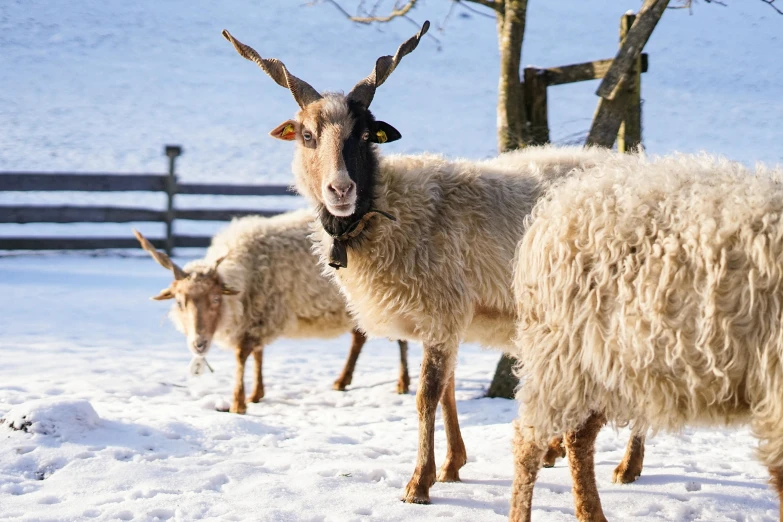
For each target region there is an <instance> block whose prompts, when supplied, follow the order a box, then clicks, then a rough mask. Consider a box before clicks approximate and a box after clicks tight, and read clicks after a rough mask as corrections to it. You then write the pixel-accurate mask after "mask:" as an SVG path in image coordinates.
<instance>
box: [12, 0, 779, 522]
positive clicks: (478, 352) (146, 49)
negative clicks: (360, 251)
mask: <svg viewBox="0 0 783 522" xmlns="http://www.w3.org/2000/svg"><path fill="white" fill-rule="evenodd" d="M302 4H303V3H302V2H290V1H286V2H283V1H277V2H263V6H262V5H261V4H259V3H258V2H251V1H249V0H236V1H234V2H231V3H225V2H208V1H206V0H190V1H185V0H170V1H167V2H156V1H154V0H137V1H135V2H106V1H104V0H85V1H83V2H78V3H73V2H69V3H66V2H46V1H44V0H6V1H4V2H3V8H2V10H1V11H0V71H3V74H0V122H2V123H1V124H0V171H9V170H35V171H53V170H62V171H92V172H162V171H163V170H164V169H165V158H164V157H163V156H162V147H163V145H164V144H165V143H179V144H182V145H183V146H184V148H185V154H184V155H183V156H182V158H180V160H179V163H178V172H179V174H180V177H181V179H182V180H184V181H201V182H235V183H285V184H288V183H291V182H292V180H291V176H290V161H291V149H290V146H289V145H290V144H285V143H281V142H278V141H276V140H272V139H271V138H268V137H267V135H266V134H267V131H268V130H269V129H272V128H274V127H275V126H277V125H278V124H279V123H280V122H282V121H284V120H285V119H288V118H290V117H291V116H292V115H293V114H294V112H295V109H296V106H295V104H294V102H293V100H292V98H291V96H290V94H289V93H288V92H286V91H285V90H284V89H281V88H279V87H277V86H276V85H274V83H273V82H272V81H271V80H270V79H269V78H267V77H266V76H265V75H264V74H263V73H262V72H261V71H260V70H258V68H257V67H255V66H253V65H252V64H250V63H248V62H246V61H244V60H242V59H241V58H239V57H238V56H237V55H236V53H235V51H234V50H233V49H232V48H231V46H230V45H229V44H228V43H227V42H225V41H224V40H223V39H222V37H221V36H220V31H221V30H222V29H224V28H227V29H229V30H230V31H231V32H232V34H234V35H235V36H236V37H237V38H239V39H240V40H242V41H244V42H246V43H248V44H250V45H252V46H254V47H256V49H258V50H259V52H260V53H261V54H262V55H263V56H269V57H278V58H281V59H282V60H284V61H285V63H286V65H288V66H289V67H290V69H291V71H292V72H293V73H294V74H296V75H299V76H301V77H303V78H304V79H306V80H307V81H309V82H311V83H312V84H313V85H314V86H315V87H316V88H318V89H322V90H339V89H342V90H347V89H350V87H351V86H352V85H353V84H354V83H355V82H356V81H358V80H359V79H361V78H362V77H364V76H365V75H367V74H368V73H369V72H370V70H371V67H372V64H374V62H375V59H376V58H377V57H378V56H379V55H380V54H386V53H390V52H392V51H393V50H394V49H396V47H397V45H399V43H400V42H401V41H402V40H403V39H405V38H407V37H409V36H410V35H412V34H413V32H414V31H415V28H414V27H413V26H412V24H410V23H408V22H407V21H405V20H402V21H397V22H394V23H392V24H389V25H387V26H383V27H363V26H357V25H350V24H348V23H347V22H346V21H345V20H344V19H343V18H342V17H341V15H340V14H339V13H338V12H337V11H336V10H334V9H333V8H332V7H331V6H329V5H327V4H320V5H316V6H312V7H308V6H303V5H302ZM348 4H350V2H345V5H348ZM419 4H421V5H420V7H417V9H416V11H414V13H413V16H414V18H416V19H417V20H423V19H424V18H429V19H431V20H432V21H433V29H431V33H432V36H434V37H436V38H437V39H438V40H439V43H438V42H436V41H435V40H434V39H432V38H431V37H429V36H428V37H427V38H425V40H424V42H422V44H421V45H420V46H419V49H417V50H416V52H415V53H413V54H411V55H410V56H408V57H406V58H405V60H404V61H403V63H402V65H401V66H400V68H399V69H398V70H397V71H396V72H395V73H394V74H393V75H392V76H391V77H390V78H389V80H388V81H387V82H386V84H384V85H383V86H382V87H381V88H380V89H379V91H378V94H377V96H376V98H375V101H374V103H373V110H374V112H375V114H376V115H377V116H378V117H379V118H381V119H384V120H386V121H388V122H389V123H391V124H392V125H394V126H395V127H396V128H398V129H399V130H400V131H401V132H402V134H403V139H402V140H400V141H399V142H395V143H392V144H389V145H385V146H384V151H385V152H387V153H389V152H406V153H417V152H422V151H435V152H441V153H444V154H446V155H449V156H466V157H471V158H481V157H487V156H490V155H492V154H494V151H495V146H496V145H495V143H496V141H495V140H496V133H495V123H496V122H495V107H494V100H495V95H496V89H497V67H498V66H497V42H496V37H495V28H494V25H495V22H494V21H493V20H491V19H487V18H483V17H481V16H478V15H475V14H470V13H466V12H464V11H459V10H458V11H457V13H461V14H455V15H453V16H451V17H450V18H449V21H448V23H447V26H446V28H445V30H444V31H442V32H440V31H437V30H436V29H437V27H438V26H439V25H440V22H441V21H442V20H443V17H444V16H445V13H446V7H444V6H446V3H445V2H435V1H432V0H430V1H429V2H426V1H424V0H422V1H420V2H419ZM638 7H639V2H638V1H637V0H618V1H615V2H581V1H573V0H570V1H567V0H563V1H561V2H540V1H539V2H531V3H530V12H529V19H528V25H527V33H526V40H525V49H524V56H523V63H525V64H535V65H538V66H542V67H546V66H555V65H564V64H570V63H577V62H581V61H589V60H595V59H601V58H610V57H612V56H614V54H615V53H616V49H617V27H618V23H619V16H620V14H621V13H622V12H624V11H625V10H627V9H633V10H637V9H638ZM781 28H783V17H780V16H779V15H776V14H775V13H774V11H772V10H771V9H769V7H768V6H765V5H764V4H763V3H762V2H754V1H751V2H729V6H728V7H721V6H718V5H715V4H711V5H706V4H704V3H700V4H697V5H696V6H695V8H694V13H693V15H692V16H689V15H688V12H687V11H686V10H681V11H669V12H667V13H666V14H665V16H664V18H663V20H662V22H661V23H660V25H659V27H658V28H657V29H656V31H655V33H654V34H653V36H652V38H651V40H650V42H649V43H648V45H647V48H646V51H647V52H648V53H649V55H650V70H649V72H648V73H646V74H645V75H644V78H643V85H642V95H643V98H644V142H645V145H646V146H647V148H648V150H649V151H650V152H652V153H667V152H670V151H673V150H682V151H697V150H702V149H704V150H708V151H710V152H716V153H721V154H725V155H727V156H728V157H731V158H733V159H737V160H739V161H743V162H745V163H753V162H755V161H765V162H768V163H779V162H783V149H781V147H780V146H779V137H780V132H779V131H778V126H779V124H780V122H781V121H783V99H781V97H780V87H779V86H780V84H781V81H783V60H779V59H777V55H778V54H779V50H780V47H781V35H782V34H783V32H782V31H781ZM596 88H597V82H585V83H581V84H574V85H569V86H558V87H555V88H552V89H551V90H550V93H549V104H550V126H551V134H552V136H553V138H554V139H555V140H556V141H559V142H566V141H570V140H573V139H576V138H579V137H580V136H583V135H584V134H585V133H586V131H587V128H588V127H589V123H590V119H591V116H592V113H593V110H594V108H595V104H596V97H595V95H594V91H595V89H596ZM77 198H78V199H77ZM74 200H77V201H79V202H80V204H113V205H116V204H118V203H119V204H132V205H149V206H152V207H155V208H160V207H161V205H162V204H163V202H162V199H160V195H146V194H128V195H125V196H121V195H117V194H76V193H63V194H43V193H27V194H23V193H20V194H13V193H7V194H0V203H9V202H13V203H32V202H34V203H37V204H45V203H49V204H56V203H64V202H68V203H72V202H73V201H74ZM303 204H304V203H303V202H302V200H301V199H300V198H267V199H265V200H259V199H258V198H221V197H214V198H213V197H202V196H193V197H186V196H183V197H181V198H179V199H178V205H179V206H182V207H205V206H209V207H214V208H219V207H223V208H226V207H240V208H241V207H245V208H253V207H254V206H257V207H258V208H279V209H286V208H297V207H300V206H302V205H303ZM132 226H135V227H136V228H139V230H141V231H142V232H143V233H145V234H150V235H151V236H156V235H159V234H160V231H161V230H160V228H159V226H158V225H150V224H136V223H133V224H113V225H39V224H36V225H2V226H0V235H4V236H7V235H29V234H30V233H31V232H34V233H38V234H45V235H57V234H62V235H125V234H128V236H129V235H130V228H131V227H132ZM218 226H220V225H219V224H217V223H190V222H179V223H177V227H178V232H180V233H190V234H192V233H211V232H214V231H215V230H216V229H217V227H218ZM186 253H187V254H189V255H190V254H194V255H198V254H199V252H198V251H196V252H186V251H184V250H183V251H181V252H180V254H181V255H182V254H186ZM129 255H130V257H123V258H120V257H107V256H105V255H104V254H102V253H97V254H95V255H93V256H88V255H84V254H51V255H49V254H47V255H39V256H23V255H10V256H6V257H0V295H2V296H3V297H4V298H3V299H2V300H0V317H2V318H3V319H2V327H3V328H2V336H0V417H2V418H3V419H4V422H3V423H2V425H0V519H2V520H30V521H32V520H77V519H78V520H83V519H95V520H116V519H120V520H165V519H171V520H194V519H213V520H264V521H266V520H270V521H271V520H274V521H323V522H327V521H341V522H342V521H352V520H357V521H359V520H361V521H364V520H377V521H380V520H383V521H395V520H400V521H402V520H423V521H426V520H443V519H451V520H455V521H457V520H458V521H471V522H473V521H476V522H483V521H490V520H497V521H499V520H504V519H505V518H506V517H507V514H508V500H509V495H510V486H511V479H512V461H511V452H510V444H511V442H510V438H511V426H510V422H511V420H513V419H514V418H515V415H516V405H515V404H514V403H513V402H512V401H506V400H493V399H486V398H483V394H484V391H485V389H486V387H487V386H488V384H489V381H490V379H491V376H492V372H493V370H494V368H495V364H496V362H497V359H498V354H497V352H494V351H486V350H482V349H480V348H478V347H476V346H470V345H467V346H464V347H463V348H462V349H461V351H460V356H459V366H458V368H457V400H458V410H459V413H460V423H461V426H462V429H463V436H464V438H465V443H466V446H467V450H468V455H469V462H468V464H467V466H466V467H465V468H463V470H462V471H461V477H462V478H463V482H462V483H458V484H436V485H435V486H434V487H433V488H432V491H431V496H432V501H433V505H431V506H412V505H406V504H403V503H401V502H399V500H398V499H399V497H400V495H401V493H402V488H403V487H404V485H405V483H406V482H407V480H408V478H409V477H410V474H411V473H412V471H413V467H414V462H415V452H416V445H417V420H416V413H415V396H414V393H415V390H416V386H417V378H416V374H417V371H416V368H417V366H418V364H417V363H418V361H419V360H420V357H421V348H420V347H419V346H417V345H411V350H410V361H411V376H412V377H413V382H412V392H411V394H409V395H404V396H399V395H396V394H395V393H394V384H395V382H396V370H397V363H398V361H397V358H398V351H397V347H396V345H395V344H394V343H391V342H388V341H386V340H372V341H370V342H369V343H368V345H367V347H366V348H365V350H364V352H363V354H362V356H361V358H360V360H359V363H358V365H357V369H356V373H355V375H354V380H353V385H352V386H351V387H350V389H349V391H348V392H345V393H341V392H337V391H333V390H332V389H331V384H332V382H333V380H334V379H335V377H336V376H337V374H338V373H339V370H340V369H341V367H342V364H343V362H344V357H345V355H346V354H347V350H348V346H349V342H350V340H349V339H348V338H347V337H343V338H340V339H337V340H333V341H319V340H307V341H302V340H298V341H281V342H278V343H276V344H274V345H273V346H270V347H269V348H268V349H267V352H266V356H265V384H266V397H265V398H264V399H263V400H262V402H261V403H259V404H250V405H249V406H248V413H247V415H245V416H239V415H232V414H227V413H220V412H217V411H215V409H216V408H220V407H225V406H227V404H228V402H227V400H228V398H230V392H231V389H232V385H233V372H234V362H233V357H232V355H231V354H229V353H227V352H216V353H214V354H213V353H212V352H211V353H210V364H211V365H212V366H213V367H214V368H215V373H214V374H212V373H206V374H204V375H201V376H199V377H198V378H192V377H190V376H189V375H188V361H189V359H190V355H189V352H188V351H187V349H186V347H185V344H184V342H183V339H182V337H181V335H180V334H178V333H177V332H176V331H175V330H174V329H173V327H172V326H171V325H170V324H169V323H168V320H167V319H166V317H165V313H166V310H167V308H166V305H164V304H160V303H153V302H150V301H149V300H148V297H149V296H151V295H154V294H155V293H156V292H157V291H158V290H159V289H160V288H163V287H164V286H166V285H167V284H168V283H169V279H168V277H169V274H168V273H167V272H166V271H164V270H161V269H160V267H158V266H157V265H155V263H153V262H152V261H151V260H149V259H148V258H147V257H140V256H134V255H133V254H129ZM248 373H250V372H248ZM249 380H250V379H249V377H248V383H247V384H250V382H249ZM22 417H25V419H22ZM28 420H29V421H31V423H30V424H29V425H27V426H26V431H25V430H19V429H14V428H11V427H9V426H14V427H17V428H18V427H23V426H25V424H26V422H27V421H28ZM627 437H628V433H627V431H625V430H621V431H620V432H619V433H617V432H614V431H612V430H610V429H605V430H603V432H602V433H601V435H600V437H599V439H598V445H597V455H596V467H597V475H598V481H599V488H600V490H601V494H602V499H603V502H604V509H605V512H606V514H607V516H608V518H609V519H619V520H622V519H626V518H629V517H632V518H634V519H635V520H641V521H659V520H683V521H685V520H702V521H739V520H742V521H763V520H777V517H778V511H777V510H778V507H777V506H778V502H777V499H776V497H775V495H774V493H773V492H772V491H771V490H770V488H769V487H768V485H767V480H768V477H767V473H766V470H765V469H764V468H763V467H762V466H761V465H759V464H758V463H757V462H756V461H755V459H754V456H753V448H754V446H755V440H754V439H753V438H752V436H751V435H750V433H749V431H748V430H747V429H710V430H688V431H685V432H684V433H682V434H672V435H658V436H656V437H654V438H652V439H650V440H649V441H648V445H647V449H646V454H645V457H646V458H645V467H644V472H643V474H642V477H641V478H640V479H639V480H638V482H637V483H635V484H632V485H624V486H617V485H613V484H611V482H610V478H611V472H612V470H613V468H614V466H615V465H616V464H617V462H618V461H619V460H620V459H621V457H622V454H623V451H624V446H625V443H626V441H627ZM444 456H445V437H444V432H443V427H442V424H441V422H440V420H439V421H438V425H437V433H436V457H437V459H438V461H439V462H440V461H442V460H443V458H444ZM570 484H571V482H570V477H569V474H568V470H567V467H566V466H565V464H564V463H563V462H558V465H557V466H556V467H555V468H553V469H548V470H543V471H542V472H541V476H540V480H539V483H538V485H537V486H536V494H535V498H534V515H533V516H534V519H535V520H541V521H560V520H572V519H573V513H574V510H573V502H572V497H571V494H570Z"/></svg>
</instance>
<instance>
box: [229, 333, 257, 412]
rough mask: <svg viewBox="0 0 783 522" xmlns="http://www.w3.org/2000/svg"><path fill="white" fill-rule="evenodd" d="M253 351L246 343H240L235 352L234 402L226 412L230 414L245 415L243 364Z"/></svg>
mask: <svg viewBox="0 0 783 522" xmlns="http://www.w3.org/2000/svg"><path fill="white" fill-rule="evenodd" d="M252 351H253V349H252V348H250V347H249V346H248V344H247V343H245V342H242V343H241V344H240V345H239V346H238V347H237V350H236V358H237V370H236V376H235V377H234V379H235V381H234V402H233V403H232V404H231V408H229V410H228V411H230V412H231V413H245V412H246V411H247V404H246V403H245V362H246V361H247V358H248V357H249V356H250V353H251V352H252Z"/></svg>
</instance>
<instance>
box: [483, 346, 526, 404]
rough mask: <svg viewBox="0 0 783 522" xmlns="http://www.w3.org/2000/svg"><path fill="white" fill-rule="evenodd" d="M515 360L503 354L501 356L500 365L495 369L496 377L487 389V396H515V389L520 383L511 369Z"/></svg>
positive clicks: (508, 397)
mask: <svg viewBox="0 0 783 522" xmlns="http://www.w3.org/2000/svg"><path fill="white" fill-rule="evenodd" d="M515 362H516V361H515V360H514V358H513V357H511V356H509V355H507V354H503V357H501V358H500V362H498V366H497V368H496V369H495V377H494V378H493V379H492V384H490V385H489V389H488V390H487V397H493V398H498V397H500V398H503V399H513V398H514V390H515V389H516V387H517V384H519V379H517V377H516V375H514V372H512V371H511V370H512V369H513V367H514V363H515Z"/></svg>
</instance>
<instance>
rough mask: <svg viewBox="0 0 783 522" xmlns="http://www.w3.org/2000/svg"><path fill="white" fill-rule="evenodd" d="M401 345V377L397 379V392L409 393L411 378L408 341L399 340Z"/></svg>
mask: <svg viewBox="0 0 783 522" xmlns="http://www.w3.org/2000/svg"><path fill="white" fill-rule="evenodd" d="M397 343H398V344H399V345H400V377H399V378H398V379H397V393H399V394H401V395H402V394H405V393H408V391H409V389H410V385H411V378H410V377H409V376H408V341H402V340H400V341H397Z"/></svg>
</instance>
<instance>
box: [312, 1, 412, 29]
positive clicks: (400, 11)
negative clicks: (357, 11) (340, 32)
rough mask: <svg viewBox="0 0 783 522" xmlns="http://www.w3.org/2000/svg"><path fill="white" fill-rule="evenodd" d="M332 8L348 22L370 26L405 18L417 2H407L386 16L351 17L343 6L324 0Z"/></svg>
mask: <svg viewBox="0 0 783 522" xmlns="http://www.w3.org/2000/svg"><path fill="white" fill-rule="evenodd" d="M326 1H327V2H329V3H330V4H332V5H333V6H335V7H336V8H337V9H339V10H340V12H341V13H343V14H344V15H345V16H346V17H347V18H348V19H349V20H350V21H352V22H356V23H359V24H371V23H373V22H381V23H382V22H389V21H391V20H394V19H395V18H399V17H405V15H407V14H408V12H409V11H410V10H411V9H413V7H414V6H415V5H416V2H418V1H419V0H408V2H407V3H406V4H405V5H403V6H402V7H399V8H398V7H396V6H395V8H394V9H392V12H391V13H389V14H388V15H387V16H352V15H351V14H350V13H349V12H348V11H346V10H345V9H343V6H341V5H340V4H339V3H337V2H336V1H335V0H326Z"/></svg>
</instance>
